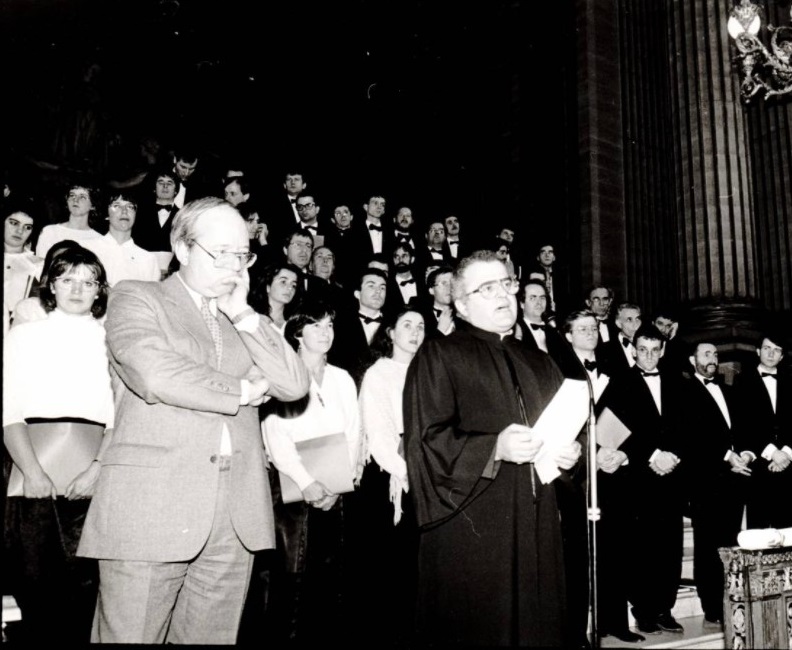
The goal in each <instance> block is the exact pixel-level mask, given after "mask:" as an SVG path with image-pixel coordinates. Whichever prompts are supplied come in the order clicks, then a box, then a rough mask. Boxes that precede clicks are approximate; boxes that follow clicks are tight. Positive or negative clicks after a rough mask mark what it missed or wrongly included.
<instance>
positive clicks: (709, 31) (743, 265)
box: [669, 0, 757, 301]
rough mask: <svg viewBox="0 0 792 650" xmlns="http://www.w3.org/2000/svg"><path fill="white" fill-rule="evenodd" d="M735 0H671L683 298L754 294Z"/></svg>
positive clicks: (748, 186) (673, 134)
mask: <svg viewBox="0 0 792 650" xmlns="http://www.w3.org/2000/svg"><path fill="white" fill-rule="evenodd" d="M732 6H733V3H732V1H731V0H718V1H717V2H689V1H688V0H673V1H672V2H671V3H670V16H669V36H670V42H671V44H672V48H671V57H672V58H671V66H670V74H671V80H670V81H671V83H670V88H671V90H672V99H673V110H672V113H671V114H672V137H673V139H674V160H675V167H676V173H675V180H676V187H675V199H676V213H677V219H678V237H677V242H678V249H679V261H678V264H679V278H680V299H682V300H683V301H697V300H702V299H719V298H727V299H728V298H750V297H755V296H756V295H757V278H756V269H755V251H754V246H755V244H754V228H753V224H752V219H751V194H750V183H749V177H750V173H751V171H750V168H749V155H748V150H747V146H746V137H745V128H744V123H743V109H742V106H741V104H740V98H739V89H738V79H737V78H736V76H735V75H733V73H732V68H731V58H730V57H731V51H730V44H729V36H728V33H727V32H726V19H727V17H728V13H729V11H730V10H731V7H732Z"/></svg>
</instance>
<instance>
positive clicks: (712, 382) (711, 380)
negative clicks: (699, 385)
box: [704, 379, 715, 386]
mask: <svg viewBox="0 0 792 650" xmlns="http://www.w3.org/2000/svg"><path fill="white" fill-rule="evenodd" d="M714 383H715V380H714V379H705V380H704V385H705V386H709V385H710V384H714Z"/></svg>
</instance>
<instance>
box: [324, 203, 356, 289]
mask: <svg viewBox="0 0 792 650" xmlns="http://www.w3.org/2000/svg"><path fill="white" fill-rule="evenodd" d="M353 218H354V217H353V215H352V211H351V210H350V209H349V206H346V205H339V206H336V207H335V209H334V210H333V216H332V217H331V218H330V223H329V224H327V228H326V229H325V233H324V236H325V238H324V244H325V246H327V247H328V248H329V249H330V250H332V251H333V253H334V254H335V274H336V279H337V280H338V282H339V283H340V284H341V285H342V286H344V287H350V286H352V285H353V284H354V283H355V282H356V281H357V271H356V270H357V268H358V267H359V265H360V261H359V260H358V257H357V256H358V255H359V254H360V253H359V252H357V251H356V250H355V237H356V234H355V230H353V228H352V220H353Z"/></svg>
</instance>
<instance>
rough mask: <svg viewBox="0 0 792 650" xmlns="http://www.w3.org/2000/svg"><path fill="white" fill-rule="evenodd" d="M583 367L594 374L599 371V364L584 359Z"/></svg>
mask: <svg viewBox="0 0 792 650" xmlns="http://www.w3.org/2000/svg"><path fill="white" fill-rule="evenodd" d="M583 367H584V368H585V369H586V370H588V371H589V372H594V371H595V370H596V369H597V362H596V361H589V360H588V359H583Z"/></svg>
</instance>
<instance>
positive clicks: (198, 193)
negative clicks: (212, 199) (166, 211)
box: [173, 147, 212, 208]
mask: <svg viewBox="0 0 792 650" xmlns="http://www.w3.org/2000/svg"><path fill="white" fill-rule="evenodd" d="M199 162H200V161H199V159H198V154H197V153H196V152H195V151H193V150H192V149H190V148H188V147H180V148H178V149H176V150H175V151H174V152H173V172H174V173H175V174H176V176H178V177H179V190H178V192H177V193H176V196H175V197H174V199H173V203H174V205H175V206H176V207H177V208H182V207H184V204H185V203H189V202H190V201H195V200H196V199H202V198H204V197H206V196H210V195H211V194H212V190H211V189H210V188H208V187H207V185H206V182H205V181H204V180H203V179H201V177H200V173H196V172H198V167H199Z"/></svg>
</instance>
